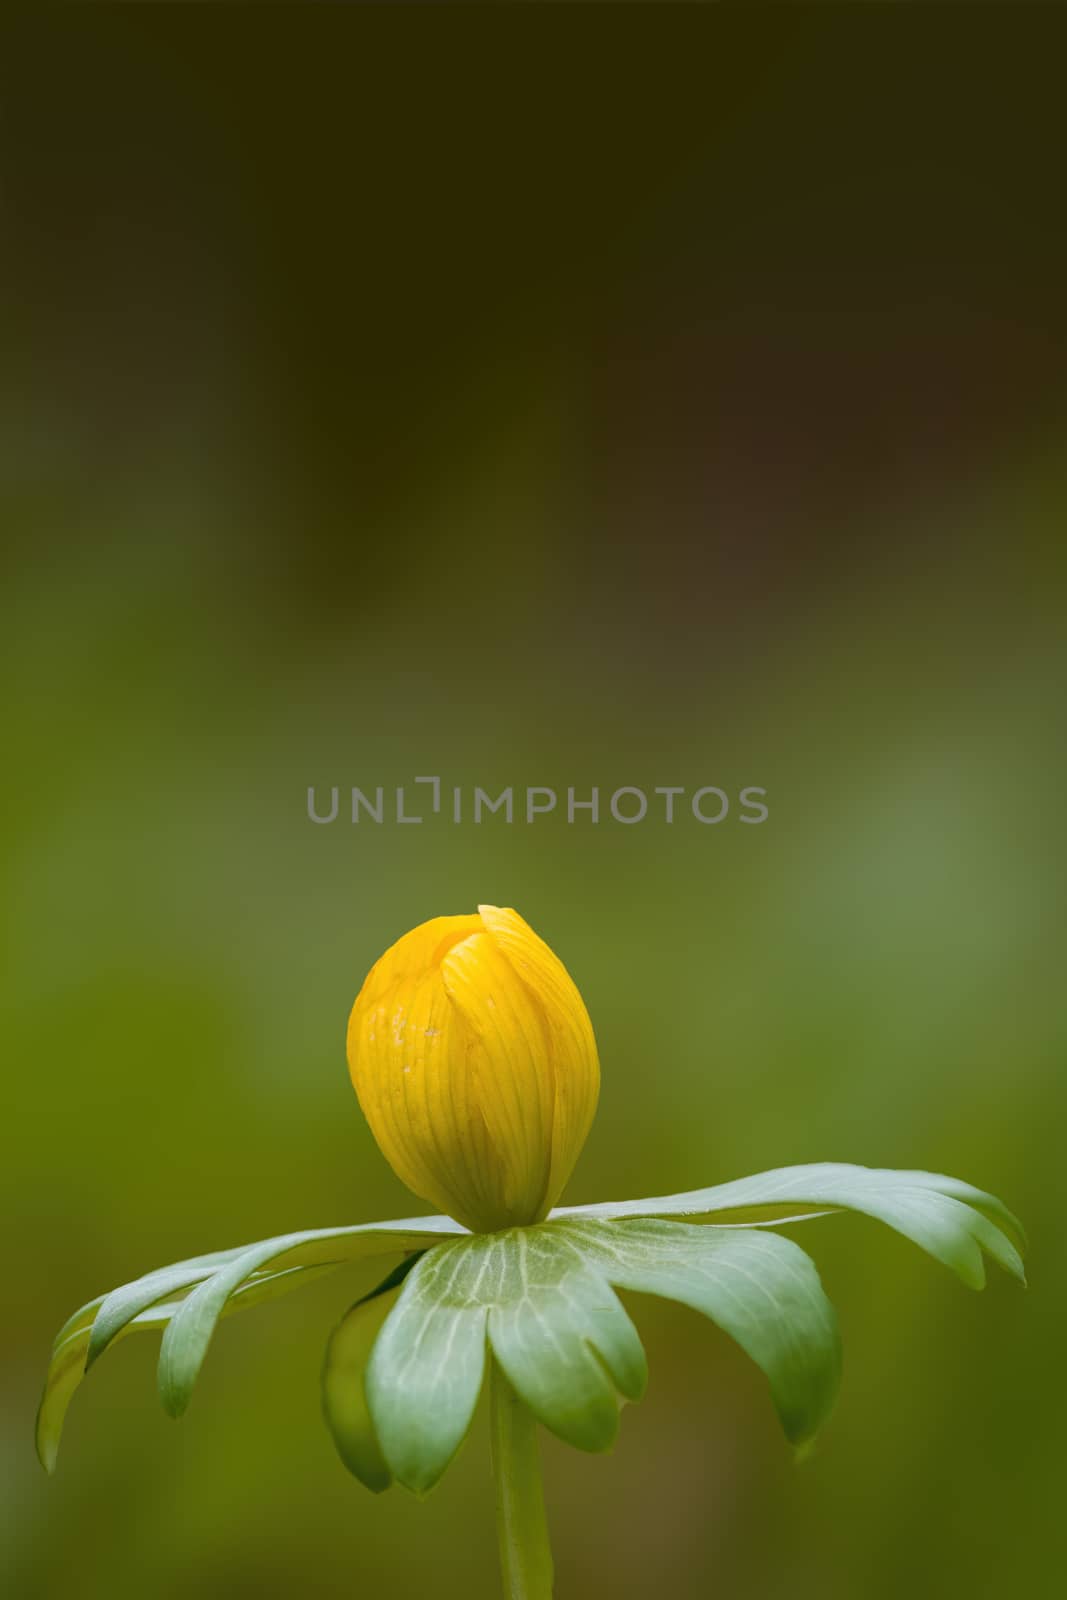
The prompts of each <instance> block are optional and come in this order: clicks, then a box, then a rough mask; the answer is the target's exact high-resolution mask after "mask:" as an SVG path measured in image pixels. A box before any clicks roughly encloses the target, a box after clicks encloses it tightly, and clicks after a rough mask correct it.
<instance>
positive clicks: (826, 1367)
mask: <svg viewBox="0 0 1067 1600" xmlns="http://www.w3.org/2000/svg"><path fill="white" fill-rule="evenodd" d="M613 1285H615V1286H617V1287H619V1288H623V1289H634V1290H641V1291H644V1292H646V1293H650V1294H658V1295H665V1296H669V1297H673V1298H675V1299H678V1300H681V1301H682V1302H683V1303H685V1304H687V1305H691V1306H695V1307H696V1308H697V1309H698V1310H700V1311H703V1312H704V1313H705V1315H707V1316H709V1317H711V1318H712V1319H713V1320H714V1321H715V1322H716V1323H718V1325H719V1326H720V1327H722V1328H723V1329H724V1330H725V1331H726V1332H727V1333H729V1334H730V1335H731V1336H732V1337H733V1338H734V1339H735V1340H736V1341H737V1342H738V1343H739V1344H740V1345H741V1347H742V1348H743V1349H744V1350H746V1351H747V1352H748V1354H749V1355H750V1356H751V1357H752V1358H753V1360H755V1361H756V1362H757V1364H758V1365H759V1366H760V1367H761V1368H762V1369H763V1371H764V1372H765V1373H766V1375H767V1377H768V1379H769V1381H770V1385H771V1391H772V1395H773V1398H774V1401H775V1404H776V1406H777V1408H778V1411H779V1415H780V1416H781V1419H782V1422H783V1425H784V1427H785V1430H786V1432H787V1434H788V1435H789V1437H790V1438H791V1439H793V1440H794V1441H796V1442H798V1443H799V1442H802V1441H804V1440H807V1439H809V1438H810V1437H811V1436H812V1435H813V1434H814V1432H815V1431H816V1429H817V1428H818V1426H819V1425H820V1423H821V1422H822V1421H823V1420H824V1419H825V1417H826V1415H827V1414H828V1412H829V1409H830V1407H831V1405H832V1403H833V1398H834V1394H835V1392H836V1389H837V1383H838V1378H839V1374H840V1343H839V1339H838V1332H837V1322H836V1319H835V1316H834V1313H833V1309H832V1307H831V1306H830V1304H829V1302H828V1301H827V1299H826V1296H825V1295H824V1294H823V1291H822V1287H821V1285H820V1283H819V1278H818V1274H817V1273H816V1271H815V1268H814V1267H813V1266H812V1264H811V1262H810V1261H809V1260H808V1258H807V1256H806V1255H805V1254H804V1252H803V1251H802V1250H801V1249H800V1248H799V1246H798V1245H795V1244H793V1243H791V1241H789V1240H787V1239H782V1238H779V1237H777V1236H776V1235H770V1234H762V1233H758V1232H755V1231H753V1230H745V1231H742V1230H718V1229H708V1228H701V1227H695V1226H693V1225H691V1224H688V1223H678V1222H673V1223H672V1222H665V1221H646V1220H643V1219H641V1220H632V1221H610V1220H595V1219H584V1220H569V1221H558V1222H551V1221H550V1222H546V1223H542V1224H540V1225H539V1226H537V1227H530V1228H512V1229H508V1230H507V1231H505V1232H502V1233H497V1234H489V1235H481V1236H471V1237H469V1238H466V1239H461V1240H456V1241H454V1242H450V1243H447V1244H442V1245H439V1246H438V1247H437V1248H436V1249H434V1250H431V1251H429V1252H428V1253H427V1254H426V1255H425V1256H423V1257H422V1259H421V1260H420V1261H419V1263H418V1265H417V1267H416V1268H415V1269H414V1271H413V1272H412V1273H411V1275H410V1277H409V1278H408V1280H407V1282H406V1284H405V1286H404V1288H403V1291H402V1292H401V1295H400V1298H399V1300H398V1302H397V1305H396V1306H395V1308H394V1309H393V1311H392V1312H391V1313H390V1314H389V1316H388V1317H387V1319H386V1321H385V1324H384V1326H383V1328H382V1331H381V1333H380V1335H379V1337H378V1342H377V1344H376V1345H375V1348H374V1352H373V1354H372V1356H371V1359H370V1363H369V1366H368V1369H367V1399H368V1402H369V1405H370V1411H371V1415H372V1417H373V1421H374V1427H375V1429H376V1432H377V1436H378V1440H379V1443H380V1446H381V1450H382V1454H383V1456H384V1459H385V1461H386V1463H387V1464H388V1468H389V1469H390V1471H391V1472H392V1474H393V1475H394V1476H395V1477H396V1479H397V1480H398V1481H399V1482H400V1483H402V1484H404V1485H405V1486H406V1487H407V1488H409V1489H413V1490H415V1491H416V1492H417V1493H424V1492H425V1491H426V1490H427V1489H429V1488H431V1487H432V1486H433V1484H434V1483H436V1482H437V1480H438V1478H440V1476H441V1474H442V1473H443V1472H444V1470H445V1468H446V1467H447V1465H448V1463H449V1461H450V1460H451V1459H452V1457H453V1455H454V1454H455V1452H456V1450H457V1449H458V1448H459V1445H460V1443H461V1442H462V1440H463V1437H464V1435H465V1434H466V1432H467V1429H468V1427H469V1426H470V1421H471V1417H472V1416H473V1413H474V1408H475V1405H476V1403H477V1399H478V1392H479V1390H480V1388H481V1383H482V1377H483V1371H484V1362H485V1344H486V1338H487V1337H488V1342H489V1344H490V1346H491V1348H492V1350H493V1354H494V1356H495V1357H496V1360H497V1361H498V1362H499V1364H500V1366H501V1368H502V1370H503V1372H504V1373H505V1375H506V1377H507V1379H508V1382H509V1383H510V1384H511V1386H512V1388H513V1389H514V1390H515V1392H516V1393H517V1394H518V1395H519V1397H520V1399H521V1400H522V1401H523V1403H524V1404H525V1405H526V1406H528V1407H529V1409H530V1410H531V1411H532V1412H533V1414H534V1416H535V1417H537V1418H538V1419H539V1421H541V1422H543V1423H544V1424H545V1426H546V1427H548V1428H550V1429H551V1430H552V1432H553V1433H555V1434H557V1435H558V1436H559V1437H560V1438H561V1439H565V1440H566V1441H567V1442H568V1443H570V1444H574V1445H577V1446H578V1447H579V1448H580V1449H584V1450H604V1449H607V1448H608V1447H609V1446H610V1444H611V1443H612V1441H613V1439H614V1438H615V1435H616V1432H617V1430H618V1413H619V1397H620V1396H622V1397H623V1398H624V1399H631V1400H636V1399H639V1398H640V1396H641V1394H642V1393H643V1391H644V1386H645V1379H646V1369H645V1357H644V1352H643V1350H642V1348H641V1344H640V1340H639V1339H638V1337H637V1333H636V1331H635V1330H634V1327H633V1324H632V1323H631V1321H630V1318H629V1316H628V1315H627V1313H626V1311H625V1310H624V1309H623V1307H622V1305H621V1303H620V1301H619V1299H618V1296H617V1295H616V1294H615V1290H614V1288H613V1287H612V1286H613Z"/></svg>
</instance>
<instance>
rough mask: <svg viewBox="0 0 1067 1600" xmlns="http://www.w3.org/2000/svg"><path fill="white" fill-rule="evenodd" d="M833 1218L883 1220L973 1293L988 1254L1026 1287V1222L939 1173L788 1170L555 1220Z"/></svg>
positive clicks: (563, 1214)
mask: <svg viewBox="0 0 1067 1600" xmlns="http://www.w3.org/2000/svg"><path fill="white" fill-rule="evenodd" d="M798 1208H799V1214H798ZM804 1208H816V1209H814V1210H812V1209H808V1210H807V1211H805V1210H804ZM826 1211H858V1212H862V1213H864V1214H865V1215H867V1216H870V1217H876V1218H877V1219H878V1220H879V1221H881V1222H885V1223H887V1224H888V1225H889V1226H890V1227H891V1228H895V1229H896V1231H897V1232H898V1233H902V1234H904V1236H905V1237H906V1238H908V1239H911V1240H913V1241H914V1243H916V1244H918V1245H920V1246H921V1247H922V1248H923V1249H924V1250H926V1251H927V1252H928V1253H929V1254H930V1255H932V1256H934V1257H935V1258H936V1259H937V1260H938V1261H941V1262H943V1263H944V1265H945V1266H947V1267H951V1268H952V1270H953V1271H954V1272H956V1273H958V1275H959V1276H960V1277H961V1278H962V1279H963V1281H964V1283H966V1284H968V1285H969V1286H970V1287H971V1288H975V1289H980V1288H981V1287H982V1286H983V1284H984V1283H985V1267H984V1263H983V1259H982V1256H983V1251H984V1252H986V1253H987V1254H988V1255H990V1256H992V1258H993V1260H994V1261H996V1262H997V1263H998V1264H999V1265H1000V1266H1002V1267H1003V1268H1004V1269H1005V1270H1006V1271H1007V1272H1010V1273H1011V1274H1012V1275H1013V1276H1014V1277H1016V1278H1018V1279H1019V1280H1020V1281H1025V1280H1024V1274H1023V1266H1022V1261H1021V1259H1020V1251H1021V1250H1023V1249H1025V1245H1026V1236H1025V1234H1024V1233H1023V1229H1022V1226H1021V1224H1020V1223H1019V1221H1018V1220H1017V1219H1016V1218H1015V1217H1014V1216H1012V1214H1011V1212H1010V1211H1009V1210H1008V1209H1007V1207H1006V1206H1004V1205H1003V1204H1002V1203H1001V1202H1000V1201H999V1200H998V1199H997V1198H996V1197H995V1196H994V1195H991V1194H986V1193H985V1192H984V1191H983V1190H981V1189H975V1188H973V1187H972V1186H971V1185H970V1184H967V1183H962V1182H960V1180H959V1179H957V1178H947V1177H944V1176H942V1175H941V1174H939V1173H933V1172H896V1171H893V1170H891V1169H887V1170H882V1169H878V1168H875V1167H857V1166H847V1165H844V1164H842V1163H834V1162H822V1163H817V1164H814V1165H811V1166H799V1167H780V1168H778V1169H777V1170H775V1171H773V1172H761V1173H757V1174H756V1175H755V1176H754V1177H750V1178H739V1179H737V1180H736V1181H734V1182H732V1183H722V1184H718V1185H716V1186H715V1187H714V1188H711V1189H693V1190H689V1191H687V1192H686V1193H684V1194H674V1195H665V1196H660V1197H655V1198H652V1199H648V1200H618V1201H604V1202H602V1203H600V1204H598V1205H592V1206H567V1207H562V1208H561V1209H559V1210H557V1211H554V1212H553V1213H552V1218H553V1219H558V1218H567V1217H574V1218H579V1219H581V1218H616V1219H618V1218H623V1217H685V1218H686V1219H687V1220H689V1221H691V1222H698V1221H714V1222H715V1223H716V1224H717V1225H718V1226H720V1227H721V1226H724V1225H733V1224H734V1223H735V1222H736V1225H738V1226H746V1225H751V1223H752V1222H754V1221H756V1222H759V1223H761V1224H762V1223H765V1222H768V1221H770V1222H772V1223H773V1222H777V1223H779V1224H780V1223H781V1222H784V1221H803V1220H804V1218H805V1216H811V1215H821V1214H823V1213H825V1212H826Z"/></svg>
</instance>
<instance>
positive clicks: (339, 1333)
mask: <svg viewBox="0 0 1067 1600" xmlns="http://www.w3.org/2000/svg"><path fill="white" fill-rule="evenodd" d="M418 1259H419V1258H418V1256H409V1257H408V1259H407V1260H406V1261H402V1262H401V1263H400V1265H399V1266H398V1267H394V1269H393V1271H392V1272H390V1273H389V1275H388V1276H387V1277H386V1278H383V1279H382V1281H381V1283H379V1284H378V1286H377V1287H376V1288H374V1289H372V1290H371V1292H370V1294H365V1295H364V1296H363V1297H362V1299H360V1300H357V1301H356V1303H355V1305H354V1306H352V1308H351V1309H350V1310H349V1311H348V1312H347V1313H346V1314H345V1316H344V1317H343V1318H342V1319H341V1321H340V1323H339V1324H338V1326H337V1327H336V1328H335V1329H334V1331H333V1333H332V1334H331V1335H330V1339H329V1342H328V1344H327V1346H326V1358H325V1361H324V1362H323V1368H322V1409H323V1414H324V1416H325V1418H326V1425H327V1427H328V1428H329V1430H330V1433H331V1435H332V1436H333V1442H334V1444H335V1445H336V1446H337V1453H338V1455H339V1456H340V1457H341V1460H342V1461H343V1462H344V1464H345V1466H346V1467H347V1468H348V1470H349V1472H351V1473H352V1474H353V1475H354V1476H355V1477H357V1478H358V1479H359V1481H360V1483H362V1484H364V1485H365V1486H366V1488H368V1489H371V1490H373V1492H374V1493H375V1494H381V1493H382V1491H383V1490H384V1489H388V1488H389V1486H390V1484H391V1483H392V1481H393V1475H392V1473H391V1472H390V1471H389V1468H388V1466H387V1464H386V1461H385V1457H384V1456H383V1455H382V1451H381V1446H380V1445H379V1443H378V1435H377V1434H376V1433H375V1431H374V1423H373V1421H372V1419H371V1414H370V1407H369V1406H368V1404H367V1394H366V1373H367V1362H368V1361H369V1360H370V1353H371V1351H372V1350H373V1348H374V1341H375V1340H376V1339H377V1337H378V1333H379V1331H380V1329H381V1326H382V1323H383V1322H384V1321H385V1319H386V1317H387V1316H388V1315H389V1312H390V1311H391V1310H392V1309H393V1307H394V1305H395V1304H396V1302H397V1299H398V1298H399V1295H400V1287H401V1285H402V1283H403V1281H404V1279H405V1278H406V1277H407V1275H408V1273H409V1272H410V1271H411V1269H412V1267H413V1266H414V1265H415V1262H416V1261H417V1260H418Z"/></svg>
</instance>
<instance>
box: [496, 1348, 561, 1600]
mask: <svg viewBox="0 0 1067 1600" xmlns="http://www.w3.org/2000/svg"><path fill="white" fill-rule="evenodd" d="M489 1427H490V1431H491V1434H492V1449H493V1474H494V1476H495V1478H496V1529H497V1539H498V1541H499V1545H500V1569H501V1573H502V1575H503V1579H504V1594H505V1596H506V1600H551V1595H552V1550H551V1547H550V1545H549V1542H548V1524H547V1522H546V1521H545V1502H544V1497H543V1495H542V1493H541V1464H540V1460H539V1458H538V1454H537V1423H536V1422H535V1421H534V1418H533V1415H532V1414H531V1412H529V1411H528V1410H527V1409H526V1407H525V1406H524V1405H523V1403H522V1401H521V1400H520V1399H519V1397H518V1395H517V1394H516V1393H515V1391H514V1389H513V1388H512V1387H511V1385H510V1383H509V1382H508V1380H507V1378H506V1377H505V1376H504V1374H503V1372H502V1371H501V1369H500V1367H499V1365H498V1364H497V1362H496V1361H493V1362H492V1370H491V1372H490V1375H489Z"/></svg>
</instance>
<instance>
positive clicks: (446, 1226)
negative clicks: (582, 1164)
mask: <svg viewBox="0 0 1067 1600" xmlns="http://www.w3.org/2000/svg"><path fill="white" fill-rule="evenodd" d="M463 1233H464V1230H463V1229H462V1228H461V1227H460V1225H459V1223H458V1222H453V1221H452V1218H451V1217H419V1218H417V1219H414V1220H407V1221H402V1222H369V1223H363V1224H357V1225H356V1226H355V1227H351V1228H317V1229H315V1230H313V1231H311V1232H307V1233H286V1234H281V1235H280V1236H279V1237H278V1238H276V1239H264V1240H262V1241H261V1242H260V1243H259V1244H253V1245H249V1247H248V1249H247V1250H243V1251H241V1252H240V1253H239V1254H238V1255H237V1256H235V1257H234V1258H233V1259H232V1260H229V1261H227V1262H226V1263H225V1264H224V1265H223V1266H221V1267H219V1268H218V1269H217V1270H216V1271H215V1272H214V1273H212V1275H211V1276H210V1277H209V1278H205V1279H204V1281H203V1282H202V1283H198V1284H197V1285H196V1287H195V1288H194V1289H192V1290H191V1292H190V1293H189V1294H188V1295H187V1297H186V1298H185V1299H184V1300H183V1301H182V1303H181V1305H180V1306H179V1307H178V1308H177V1310H176V1311H175V1313H174V1316H173V1317H172V1318H171V1320H170V1322H169V1323H168V1325H167V1330H166V1332H165V1333H164V1335H163V1347H162V1349H161V1350H160V1352H159V1393H160V1398H161V1399H162V1401H163V1405H164V1408H165V1410H167V1411H168V1412H169V1413H170V1415H171V1416H172V1417H180V1416H181V1414H182V1412H183V1411H184V1410H185V1408H186V1406H187V1405H188V1404H189V1397H190V1395H191V1394H192V1390H193V1384H194V1383H195V1382H196V1379H197V1376H198V1374H199V1372H200V1368H201V1366H202V1365H203V1362H204V1357H205V1355H206V1354H207V1347H208V1345H209V1344H210V1343H211V1336H212V1334H213V1333H214V1332H215V1326H216V1324H217V1322H218V1320H219V1317H220V1316H221V1314H222V1311H223V1308H224V1307H225V1305H226V1302H227V1300H228V1299H229V1298H230V1296H231V1295H232V1294H233V1293H234V1292H235V1290H237V1289H239V1288H240V1286H241V1285H242V1283H244V1282H245V1281H246V1279H249V1278H251V1277H252V1276H253V1274H254V1273H258V1272H261V1271H262V1270H263V1268H264V1267H266V1266H268V1265H271V1266H273V1267H275V1268H278V1267H282V1266H284V1267H290V1268H291V1267H307V1266H320V1267H339V1266H341V1265H343V1264H344V1263H345V1262H347V1261H357V1260H359V1259H360V1258H362V1257H367V1256H375V1255H391V1254H396V1253H397V1252H404V1253H405V1254H406V1253H407V1252H409V1251H412V1250H425V1249H426V1247H427V1245H430V1244H434V1243H435V1242H436V1241H437V1240H438V1239H440V1238H441V1237H442V1235H446V1236H447V1235H463Z"/></svg>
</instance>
